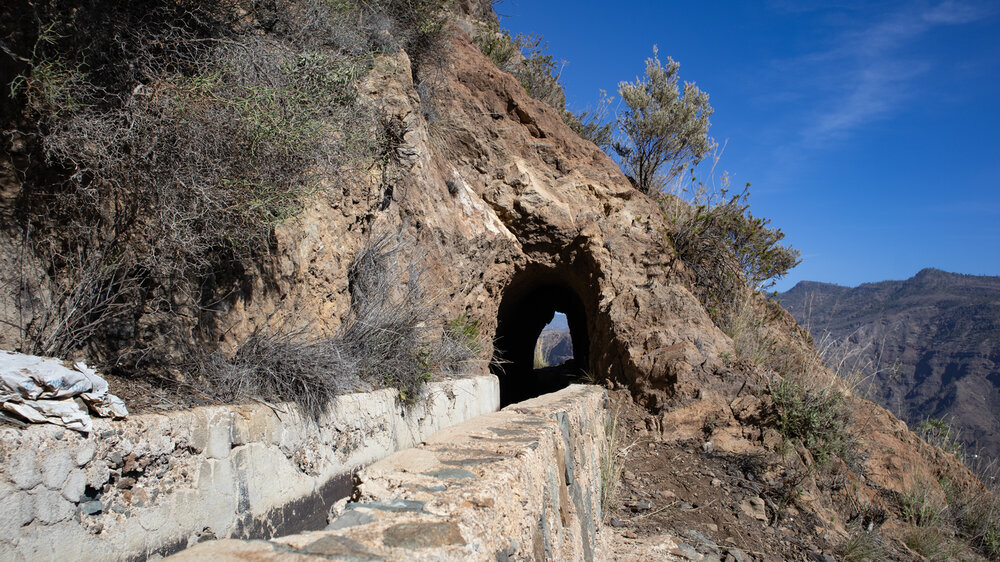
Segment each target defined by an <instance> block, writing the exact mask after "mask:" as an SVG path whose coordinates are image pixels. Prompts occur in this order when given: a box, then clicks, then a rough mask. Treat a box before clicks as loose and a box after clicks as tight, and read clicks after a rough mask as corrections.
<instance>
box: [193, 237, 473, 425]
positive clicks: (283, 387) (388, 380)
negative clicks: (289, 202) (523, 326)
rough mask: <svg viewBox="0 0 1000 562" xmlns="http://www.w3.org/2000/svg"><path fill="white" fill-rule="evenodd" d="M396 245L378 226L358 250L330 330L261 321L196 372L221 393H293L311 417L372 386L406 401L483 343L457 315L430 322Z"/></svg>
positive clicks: (270, 396) (227, 396) (413, 273)
mask: <svg viewBox="0 0 1000 562" xmlns="http://www.w3.org/2000/svg"><path fill="white" fill-rule="evenodd" d="M404 250H405V249H404V247H403V244H402V241H401V240H400V238H399V237H397V236H390V235H388V234H382V235H378V236H375V237H373V238H372V240H371V241H370V243H369V244H368V245H367V246H366V247H365V248H364V249H362V251H361V252H359V253H358V255H357V256H356V258H355V260H354V262H353V264H352V265H351V269H350V290H351V309H350V313H349V315H348V317H347V318H346V319H345V321H344V323H343V324H342V325H341V328H340V329H339V330H338V332H337V333H336V334H334V335H333V336H331V337H316V336H312V335H310V332H309V330H308V329H307V328H300V329H292V330H289V329H286V328H285V327H277V328H270V329H269V328H261V329H258V330H256V331H254V332H253V333H252V334H251V335H250V336H249V337H248V338H247V339H246V340H244V341H243V342H242V343H241V344H240V345H239V347H238V349H237V350H236V352H235V354H233V355H232V356H231V357H226V356H224V355H223V354H222V353H219V352H213V353H210V354H209V355H208V357H206V358H201V359H199V360H198V361H195V362H194V364H192V365H191V367H192V368H194V369H196V379H197V380H198V382H199V383H200V384H201V386H203V387H204V388H210V389H212V390H211V392H212V394H213V395H214V397H216V398H217V399H219V400H221V401H223V402H238V401H245V400H247V399H249V398H261V399H265V400H276V401H291V402H295V403H297V404H299V406H300V407H301V408H302V410H303V411H304V412H307V413H308V414H309V415H311V416H312V417H313V418H317V417H319V416H320V415H322V413H323V412H324V411H325V409H326V407H327V404H328V403H329V402H330V400H331V399H332V398H333V397H334V396H336V395H338V394H341V393H344V392H348V391H357V390H361V389H367V388H373V387H374V388H383V387H392V388H396V389H397V390H398V392H399V398H400V399H401V401H403V402H404V403H407V404H410V403H413V402H414V401H415V400H416V399H417V398H418V397H419V395H420V392H421V388H422V387H423V385H424V384H425V383H426V382H427V381H429V380H430V379H431V378H432V376H433V374H434V373H435V372H437V371H449V372H458V371H459V370H460V369H461V367H462V364H463V362H466V361H468V360H469V358H470V357H474V356H476V355H477V354H478V350H479V349H481V348H479V347H477V346H478V345H480V344H479V341H478V331H476V332H475V333H474V334H473V332H472V329H471V324H470V325H467V326H466V329H465V331H464V332H462V334H464V335H462V336H456V335H454V334H455V331H454V328H453V327H454V326H455V321H453V322H452V323H451V324H449V326H448V327H447V328H446V329H443V330H442V328H441V327H440V326H439V325H438V326H433V324H432V322H431V319H432V316H433V315H432V312H433V307H434V300H433V299H430V298H428V297H427V295H426V294H425V293H424V292H423V289H422V287H421V282H420V268H419V265H418V264H419V256H417V255H411V256H410V257H409V261H407V262H405V263H404V260H403V258H404V254H405V251H404ZM469 322H470V323H471V321H469ZM442 332H443V333H444V334H445V335H444V336H442ZM449 332H450V333H451V334H452V335H450V336H449V335H447V334H449Z"/></svg>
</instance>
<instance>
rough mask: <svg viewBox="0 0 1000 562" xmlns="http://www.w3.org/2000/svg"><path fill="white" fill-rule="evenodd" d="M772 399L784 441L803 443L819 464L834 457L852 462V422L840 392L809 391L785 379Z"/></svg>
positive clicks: (830, 390)
mask: <svg viewBox="0 0 1000 562" xmlns="http://www.w3.org/2000/svg"><path fill="white" fill-rule="evenodd" d="M771 398H772V399H773V400H774V405H775V407H776V408H777V411H778V420H777V422H778V431H779V432H780V433H781V434H782V436H783V437H785V439H788V440H791V441H798V442H801V443H802V444H803V445H804V446H805V447H806V449H808V450H809V452H810V453H812V455H813V458H814V459H816V462H817V463H819V464H825V463H826V462H827V461H828V460H830V458H832V457H834V456H837V457H840V458H844V459H846V460H850V457H851V450H850V446H851V445H852V443H853V439H852V438H851V436H850V434H849V432H848V427H849V426H850V424H851V421H852V419H851V413H850V411H849V410H848V409H847V406H846V405H845V404H844V396H843V395H842V394H841V393H840V391H838V390H836V389H835V388H820V389H810V388H806V387H805V386H804V385H802V384H801V383H799V382H797V381H796V380H794V379H793V378H792V377H784V378H782V379H781V380H780V381H778V382H777V384H776V385H775V386H774V387H773V388H772V389H771Z"/></svg>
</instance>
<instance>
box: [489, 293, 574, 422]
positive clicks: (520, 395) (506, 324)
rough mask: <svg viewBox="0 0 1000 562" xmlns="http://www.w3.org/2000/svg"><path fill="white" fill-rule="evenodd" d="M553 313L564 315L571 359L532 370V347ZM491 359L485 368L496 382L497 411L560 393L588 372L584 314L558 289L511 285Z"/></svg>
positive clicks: (571, 295) (500, 314) (571, 297)
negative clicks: (559, 391)
mask: <svg viewBox="0 0 1000 562" xmlns="http://www.w3.org/2000/svg"><path fill="white" fill-rule="evenodd" d="M556 312H561V313H563V314H565V315H566V322H567V324H568V325H569V333H570V339H571V341H572V348H573V358H572V359H570V360H569V361H566V362H565V363H563V364H561V365H555V366H551V367H543V368H539V369H536V368H535V345H536V343H537V342H538V337H539V335H540V334H541V333H542V330H543V328H545V326H546V324H548V323H549V322H551V321H552V318H553V316H554V315H555V313H556ZM494 347H495V354H496V358H497V359H498V361H494V365H493V366H492V367H491V369H492V371H493V373H494V374H496V375H497V377H498V378H499V379H500V405H501V407H503V406H506V405H508V404H512V403H515V402H520V401H522V400H527V399H529V398H534V397H535V396H540V395H542V394H546V393H549V392H555V391H557V390H560V389H562V388H565V387H566V386H568V385H569V384H570V383H572V382H574V381H575V380H578V379H579V378H580V377H581V376H582V375H583V374H584V373H585V372H586V370H587V369H589V367H590V338H589V334H588V324H587V311H586V308H585V306H584V303H583V301H582V300H581V299H580V297H579V296H578V295H577V293H576V292H575V291H574V290H573V289H571V288H570V287H569V286H567V285H566V284H564V283H560V282H554V281H548V282H537V281H536V282H533V283H530V282H522V283H512V284H511V287H510V288H509V289H508V290H507V291H506V292H505V293H504V297H503V299H502V300H501V301H500V310H499V311H498V314H497V332H496V339H495V344H494Z"/></svg>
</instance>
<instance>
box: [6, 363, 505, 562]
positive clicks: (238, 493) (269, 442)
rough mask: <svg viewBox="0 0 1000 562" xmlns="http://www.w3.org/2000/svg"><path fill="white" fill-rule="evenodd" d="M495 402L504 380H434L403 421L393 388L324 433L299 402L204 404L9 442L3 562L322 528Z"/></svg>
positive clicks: (21, 432) (354, 402) (12, 433)
mask: <svg viewBox="0 0 1000 562" xmlns="http://www.w3.org/2000/svg"><path fill="white" fill-rule="evenodd" d="M498 404H499V386H498V382H497V379H496V377H493V376H479V377H472V378H465V379H456V380H451V381H443V382H435V383H431V384H430V385H429V386H428V395H427V400H426V401H424V402H421V403H420V404H418V405H416V406H414V407H413V408H412V409H410V410H408V411H405V412H404V410H403V408H402V407H401V406H400V405H398V404H397V400H396V396H395V392H394V391H393V390H391V389H386V390H379V391H375V392H369V393H362V394H351V395H345V396H342V397H339V398H338V399H337V400H336V401H335V402H334V403H333V405H332V407H331V409H330V412H329V413H328V415H327V416H326V417H325V418H324V419H322V420H320V422H319V423H318V424H317V423H314V422H311V421H308V420H307V419H304V418H303V417H302V416H300V415H299V414H298V411H297V409H296V408H294V407H292V406H290V405H280V406H277V407H274V408H272V407H269V406H265V405H243V406H219V407H204V408H195V409H191V410H185V411H180V412H172V413H168V414H163V415H159V414H146V415H137V416H133V417H132V418H130V419H128V420H126V421H122V422H112V421H108V420H102V419H97V420H95V421H94V431H93V432H92V433H91V434H90V435H89V436H87V437H83V436H82V435H80V434H78V433H76V432H73V431H67V430H64V429H61V428H58V427H55V426H32V427H28V428H26V429H4V430H2V431H0V560H20V559H29V560H57V559H58V560H82V559H91V560H128V559H142V558H146V557H149V556H150V555H154V554H169V553H172V552H176V551H178V550H181V549H184V548H187V547H189V546H191V545H194V544H196V543H198V542H200V541H203V540H208V539H213V538H222V537H240V538H269V537H272V536H276V535H281V534H288V533H295V532H301V531H303V530H305V529H310V528H311V529H316V528H322V527H323V526H324V525H326V522H327V521H326V518H327V517H326V516H327V511H328V508H329V507H330V505H332V504H333V502H334V501H336V500H337V499H340V498H341V497H344V496H345V495H346V494H347V493H349V492H350V490H351V477H352V471H355V470H356V469H358V468H359V467H361V466H364V465H367V464H370V463H372V462H374V461H376V460H378V459H381V458H384V457H385V456H386V455H388V454H390V453H392V452H393V451H396V450H399V449H403V448H406V447H412V446H414V445H416V444H418V443H420V442H421V441H422V440H424V439H426V438H428V436H430V435H431V434H433V433H434V432H436V431H438V430H440V429H442V428H445V427H448V426H451V425H454V424H457V423H460V422H463V421H465V420H467V419H470V418H473V417H475V416H478V415H480V414H484V413H487V412H493V411H495V410H496V409H497V407H498Z"/></svg>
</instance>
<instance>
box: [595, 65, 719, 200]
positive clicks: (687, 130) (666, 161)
mask: <svg viewBox="0 0 1000 562" xmlns="http://www.w3.org/2000/svg"><path fill="white" fill-rule="evenodd" d="M679 69H680V65H679V64H678V63H677V62H675V61H674V60H673V59H672V58H669V57H668V58H667V64H666V66H664V65H663V63H662V62H660V58H659V55H658V51H657V48H656V47H655V46H654V47H653V56H652V57H650V58H648V59H646V73H645V76H644V77H639V78H636V79H635V81H634V82H622V83H620V84H619V85H618V95H619V96H621V99H622V102H623V103H624V105H625V109H624V111H623V112H622V113H621V114H619V116H618V128H619V131H620V138H619V139H618V140H617V141H615V142H614V143H613V144H612V148H613V150H614V152H615V154H617V155H618V157H619V158H620V159H621V165H622V170H623V171H624V172H625V173H626V174H628V175H629V176H630V177H631V178H632V180H633V181H634V182H635V185H636V187H637V188H638V189H639V190H640V191H642V192H644V193H654V194H655V193H659V192H660V191H661V190H662V189H663V188H664V187H666V184H667V183H668V182H669V180H670V179H672V178H673V177H675V176H676V175H677V174H678V173H680V172H681V171H682V170H684V168H685V167H686V166H687V165H688V164H697V163H698V162H700V161H701V160H702V159H703V158H704V157H705V155H707V154H708V153H709V152H711V151H712V149H713V148H714V147H715V146H716V145H715V141H714V140H712V138H711V137H709V136H708V128H709V126H710V123H709V117H710V116H711V115H712V111H713V110H712V106H711V105H710V104H709V103H708V94H707V93H705V92H703V91H702V90H700V89H699V88H698V86H696V85H695V84H694V83H693V82H685V83H684V89H683V92H682V91H681V89H680V88H679V87H678V80H679V77H678V75H677V71H678V70H679Z"/></svg>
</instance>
